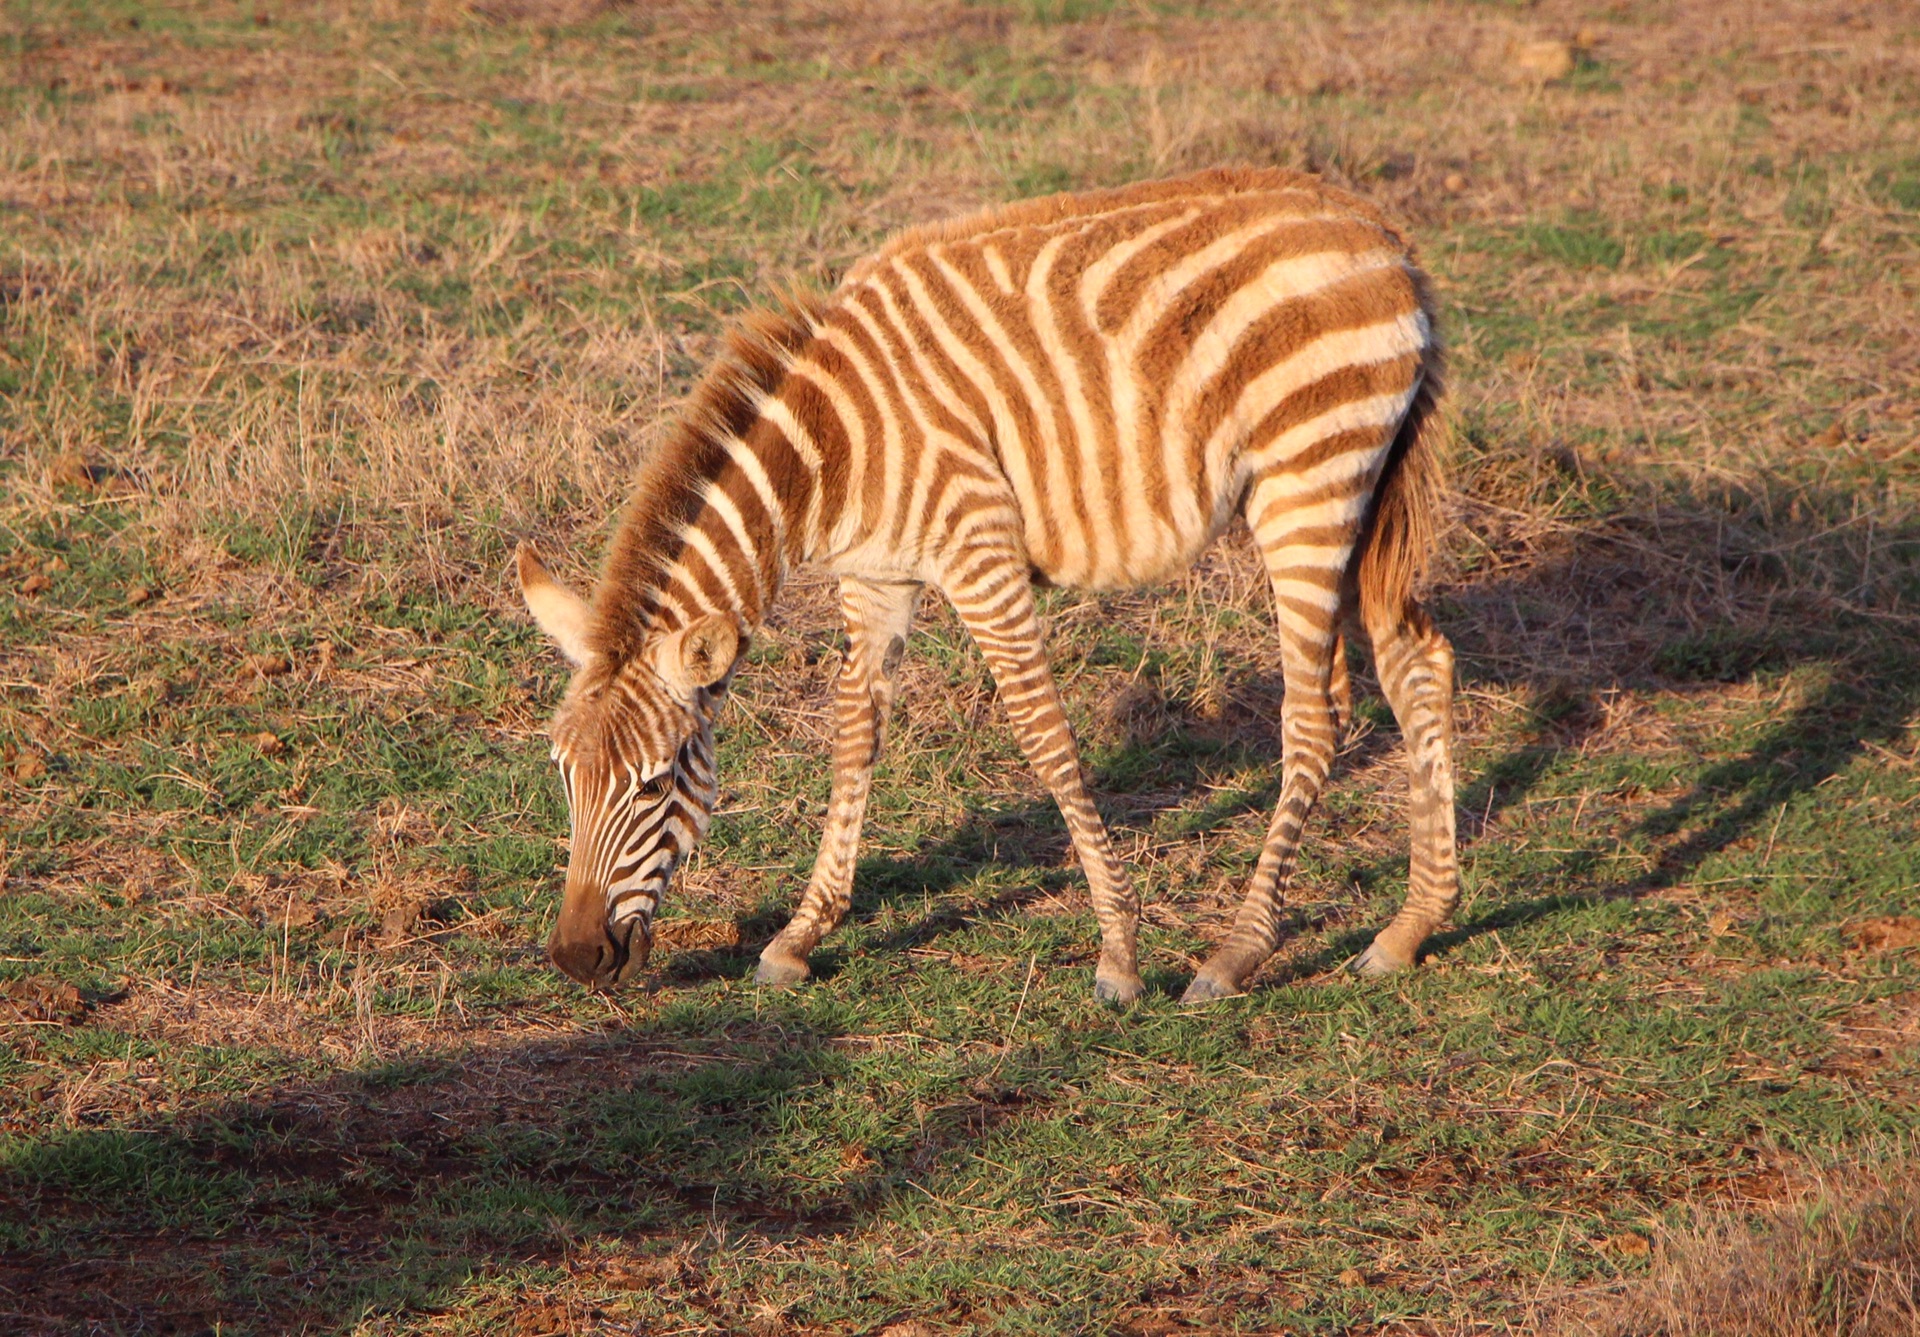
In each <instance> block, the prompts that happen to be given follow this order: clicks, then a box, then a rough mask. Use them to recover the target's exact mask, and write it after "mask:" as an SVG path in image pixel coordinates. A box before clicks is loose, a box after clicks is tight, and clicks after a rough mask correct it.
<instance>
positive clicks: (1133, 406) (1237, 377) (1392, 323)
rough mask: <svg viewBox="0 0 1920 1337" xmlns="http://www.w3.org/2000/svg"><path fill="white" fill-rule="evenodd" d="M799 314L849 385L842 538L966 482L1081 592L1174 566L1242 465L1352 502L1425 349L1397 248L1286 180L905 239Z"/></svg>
mask: <svg viewBox="0 0 1920 1337" xmlns="http://www.w3.org/2000/svg"><path fill="white" fill-rule="evenodd" d="M819 328H820V330H821V332H822V339H823V342H824V343H825V344H826V345H828V346H830V348H831V349H832V351H831V352H830V353H829V354H828V355H827V356H828V357H829V358H830V359H831V360H832V361H833V363H834V365H835V366H836V367H837V369H838V372H839V375H838V376H837V378H836V379H838V380H839V381H840V382H842V385H841V387H840V392H841V393H842V394H844V395H846V396H847V397H848V398H849V400H850V401H851V403H850V405H849V408H848V411H847V412H845V413H844V414H843V415H842V416H843V420H847V421H849V422H850V423H851V424H852V425H853V428H854V430H853V431H851V432H850V433H849V436H850V437H851V438H855V439H854V440H851V441H850V443H849V444H850V446H851V451H850V453H851V454H852V456H853V459H852V460H851V461H850V464H851V469H852V473H853V475H854V476H855V480H856V482H855V486H854V487H853V488H852V489H851V492H852V496H853V497H854V498H855V499H856V502H857V506H856V509H857V510H858V511H859V512H860V514H861V516H862V518H864V519H865V520H866V522H867V523H866V524H863V525H861V524H856V525H854V526H851V527H850V529H849V533H854V532H860V537H861V538H862V539H863V540H865V542H864V543H862V545H861V546H863V547H866V548H867V549H868V550H869V558H870V555H871V552H872V551H873V549H874V548H876V547H878V548H884V549H885V550H887V551H890V552H892V553H894V554H902V553H906V552H922V551H925V550H927V549H928V548H929V547H930V546H932V545H937V544H938V543H939V542H940V541H941V540H942V537H943V536H942V535H941V534H940V533H938V532H934V531H935V530H937V528H938V526H939V524H940V523H941V521H942V517H945V516H950V515H951V511H950V510H946V509H943V508H942V507H941V506H940V505H939V504H938V498H937V497H936V496H934V495H932V494H933V493H936V492H937V491H938V490H939V489H940V488H941V487H942V486H943V485H946V484H947V483H949V482H950V480H953V479H956V478H958V479H963V480H969V482H977V477H978V475H979V474H981V473H987V474H993V475H998V476H999V477H1000V478H1003V479H1004V481H1005V484H1006V487H1007V489H1008V490H1009V492H1010V495H1011V500H1012V502H1013V504H1014V505H1015V506H1016V507H1017V509H1018V512H1019V516H1020V521H1021V524H1022V528H1023V532H1024V538H1025V542H1026V545H1027V549H1028V553H1029V556H1030V558H1031V561H1032V564H1033V567H1034V568H1035V570H1036V571H1037V572H1039V573H1040V574H1041V575H1043V576H1045V577H1046V578H1047V579H1049V580H1050V581H1052V582H1054V583H1057V584H1070V585H1081V586H1093V587H1113V586H1122V585H1133V584H1139V583H1143V582H1147V581H1152V580H1155V579H1159V578H1162V577H1164V576H1166V575H1169V574H1171V573H1174V572H1176V571H1178V570H1180V569H1181V568H1183V567H1184V566H1186V565H1187V564H1189V563H1190V562H1191V561H1192V560H1193V558H1194V557H1195V556H1196V555H1197V554H1198V553H1199V551H1200V550H1201V549H1202V548H1204V547H1205V546H1206V544H1207V543H1208V542H1209V541H1211V539H1212V538H1213V537H1214V536H1215V535H1216V534H1217V533H1218V532H1219V530H1220V529H1221V527H1222V526H1224V524H1225V523H1226V522H1227V520H1228V519H1229V518H1230V516H1231V515H1232V513H1233V510H1234V508H1235V506H1237V505H1238V504H1239V502H1240V500H1241V498H1242V497H1243V496H1244V495H1245V493H1246V489H1247V486H1248V483H1249V481H1250V480H1251V479H1252V478H1253V477H1256V476H1268V475H1273V474H1276V473H1277V474H1281V475H1285V474H1288V473H1294V474H1297V478H1295V479H1294V480H1293V493H1294V495H1296V496H1297V497H1299V498H1302V499H1304V500H1305V501H1313V500H1314V499H1316V498H1319V497H1321V494H1324V499H1325V500H1326V501H1328V502H1329V503H1331V504H1334V505H1336V506H1339V505H1344V504H1345V503H1346V502H1349V501H1351V500H1352V498H1353V497H1354V496H1356V495H1357V496H1361V497H1362V499H1364V493H1365V492H1366V491H1367V490H1368V489H1370V487H1371V485H1372V481H1373V478H1374V476H1375V475H1376V474H1377V472H1378V469H1379V467H1380V464H1381V462H1382V461H1383V460H1384V458H1385V453H1386V450H1387V446H1388V444H1389V442H1390V441H1391V439H1392V435H1393V432H1392V425H1393V424H1395V423H1397V422H1398V421H1399V420H1400V418H1401V417H1402V416H1403V415H1404V413H1405V412H1406V409H1407V406H1408V404H1409V403H1410V402H1411V400H1412V397H1413V395H1414V393H1415V391H1416V389H1417V387H1418V385H1419V382H1420V379H1421V377H1422V375H1423V373H1424V370H1425V367H1426V364H1427V361H1428V359H1430V357H1431V356H1432V355H1433V348H1432V336H1431V323H1430V320H1429V317H1428V314H1427V311H1426V307H1425V297H1424V283H1423V281H1422V279H1421V277H1420V275H1419V272H1418V270H1417V269H1416V268H1415V267H1414V264H1413V261H1412V259H1411V257H1410V255H1409V253H1408V249H1407V247H1406V244H1405V243H1404V241H1402V239H1401V238H1400V237H1399V235H1398V234H1397V233H1396V232H1395V231H1394V230H1393V229H1392V228H1391V227H1390V226H1389V225H1388V224H1386V223H1385V222H1384V221H1383V220H1382V219H1381V218H1380V216H1379V215H1378V214H1377V213H1376V212H1375V211H1373V210H1372V209H1371V208H1370V207H1369V206H1367V205H1365V204H1364V203H1363V202H1361V201H1359V200H1357V199H1356V198H1354V197H1352V196H1350V195H1347V194H1345V193H1344V192H1341V191H1337V190H1334V189H1332V188H1330V187H1328V186H1326V185H1325V184H1323V183H1321V182H1319V181H1318V180H1316V179H1314V178H1310V177H1304V176H1298V175H1295V174H1293V173H1285V172H1210V173H1203V174H1201V175H1199V176H1194V177H1187V178H1181V179H1178V180H1174V181H1167V182H1155V183H1151V184H1149V185H1146V186H1139V187H1131V188H1127V189H1123V190H1116V191H1104V192H1096V193H1092V194H1087V195H1078V196H1057V197H1053V198H1050V199H1045V200H1037V201H1030V202H1027V203H1024V204H1019V205H1014V206H1011V207H1008V208H1005V209H1000V210H995V211H992V212H989V213H986V214H983V215H980V216H978V217H976V218H972V219H966V220H961V221H960V222H957V223H949V224H944V225H941V226H937V227H932V228H925V229H920V230H917V231H913V232H909V233H906V234H904V235H902V236H901V237H899V238H897V239H895V240H894V241H893V242H892V243H891V244H889V245H888V246H887V247H886V248H885V249H884V250H882V251H881V252H880V253H879V254H877V255H876V256H874V257H873V258H871V259H870V260H867V261H865V262H863V263H862V264H860V265H859V266H857V267H856V268H855V269H854V270H853V271H852V272H851V273H849V275H848V276H847V279H846V281H845V282H844V283H843V285H842V286H841V288H840V289H839V291H838V292H837V293H836V294H835V296H834V298H833V299H832V300H831V301H830V303H829V304H828V306H827V308H826V310H825V311H824V313H823V314H822V316H821V317H820V325H819ZM848 381H854V382H857V384H856V385H853V386H848V385H846V384H845V383H846V382H848ZM849 518H850V519H851V518H852V517H849ZM862 531H864V532H862Z"/></svg>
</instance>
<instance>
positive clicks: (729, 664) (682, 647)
mask: <svg viewBox="0 0 1920 1337" xmlns="http://www.w3.org/2000/svg"><path fill="white" fill-rule="evenodd" d="M744 648H745V638H744V637H743V636H742V635H741V634H740V622H739V620H738V619H737V618H734V617H732V616H730V615H728V614H726V613H709V614H707V615H706V616H705V617H702V618H697V619H695V620H694V622H693V623H692V624H691V625H689V626H685V627H682V628H681V629H680V630H679V631H676V632H674V633H672V634H671V635H669V636H666V637H663V638H662V639H661V640H660V642H659V645H658V646H657V647H656V649H655V650H654V661H653V664H654V668H655V670H657V671H658V672H659V674H660V676H661V677H662V678H663V679H665V680H666V683H667V686H669V687H671V688H673V690H674V691H676V692H678V693H680V695H682V696H685V697H691V696H692V695H693V694H694V692H696V691H698V690H699V689H700V688H702V687H711V686H713V685H714V684H715V683H717V682H719V681H720V680H721V679H722V678H724V677H726V676H727V675H728V674H729V673H731V672H733V661H734V660H736V659H738V658H739V657H740V651H741V650H742V649H744Z"/></svg>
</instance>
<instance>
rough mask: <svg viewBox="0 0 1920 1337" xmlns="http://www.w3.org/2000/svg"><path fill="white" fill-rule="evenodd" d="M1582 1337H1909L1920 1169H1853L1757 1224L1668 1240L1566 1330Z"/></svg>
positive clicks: (1917, 1319)
mask: <svg viewBox="0 0 1920 1337" xmlns="http://www.w3.org/2000/svg"><path fill="white" fill-rule="evenodd" d="M1560 1331H1561V1332H1563V1333H1566V1334H1576V1333H1577V1334H1582V1335H1583V1337H1697V1335H1698V1334H1703V1333H1712V1334H1714V1335H1715V1337H1816V1334H1818V1335H1819V1337H1834V1335H1835V1334H1841V1335H1844V1337H1895V1335H1896V1334H1900V1335H1901V1337H1910V1334H1912V1333H1915V1332H1920V1167H1916V1166H1914V1165H1913V1164H1912V1163H1911V1162H1906V1163H1902V1164H1896V1165H1895V1166H1893V1167H1890V1168H1888V1169H1885V1170H1855V1171H1853V1172H1851V1173H1850V1174H1848V1175H1845V1176H1841V1177H1836V1178H1833V1179H1830V1180H1826V1181H1824V1182H1822V1183H1820V1184H1819V1185H1818V1186H1817V1187H1816V1188H1815V1189H1814V1190H1813V1191H1812V1192H1810V1193H1808V1194H1807V1195H1806V1196H1805V1197H1804V1198H1803V1199H1802V1200H1801V1201H1799V1202H1797V1203H1795V1204H1794V1205H1792V1206H1790V1207H1786V1208H1783V1209H1780V1210H1778V1211H1776V1212H1775V1213H1773V1214H1772V1215H1771V1216H1769V1217H1767V1218H1766V1219H1764V1220H1762V1221H1761V1222H1760V1223H1758V1224H1757V1225H1752V1224H1748V1223H1746V1222H1743V1221H1742V1220H1740V1219H1739V1218H1737V1217H1727V1216H1718V1217H1712V1218H1708V1219H1706V1220H1704V1221H1702V1222H1700V1223H1699V1224H1697V1225H1695V1226H1693V1227H1692V1228H1690V1229H1685V1230H1677V1231H1674V1232H1671V1233H1670V1234H1668V1235H1667V1236H1666V1238H1665V1239H1663V1240H1662V1241H1661V1243H1660V1246H1659V1250H1658V1256H1657V1259H1656V1261H1655V1264H1654V1268H1653V1271H1652V1272H1651V1274H1649V1275H1648V1276H1646V1277H1643V1278H1639V1279H1636V1280H1633V1281H1630V1282H1627V1283H1625V1284H1623V1285H1620V1286H1617V1287H1614V1288H1612V1289H1611V1290H1609V1291H1608V1292H1607V1293H1605V1294H1604V1295H1601V1296H1597V1297H1591V1298H1589V1299H1588V1300H1586V1301H1585V1302H1584V1303H1582V1304H1581V1305H1579V1306H1577V1307H1576V1309H1575V1310H1574V1312H1573V1313H1572V1314H1571V1315H1570V1316H1569V1317H1568V1318H1567V1319H1566V1320H1565V1322H1564V1323H1563V1324H1562V1325H1561V1328H1560Z"/></svg>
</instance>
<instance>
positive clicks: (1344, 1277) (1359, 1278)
mask: <svg viewBox="0 0 1920 1337" xmlns="http://www.w3.org/2000/svg"><path fill="white" fill-rule="evenodd" d="M1334 1280H1335V1281H1337V1282H1339V1283H1340V1284H1341V1285H1342V1286H1346V1287H1349V1288H1351V1287H1354V1286H1364V1285H1366V1284H1367V1274H1366V1273H1364V1272H1362V1271H1361V1270H1360V1269H1359V1268H1357V1267H1350V1268H1348V1269H1347V1270H1346V1271H1345V1272H1342V1273H1341V1274H1340V1275H1339V1276H1337V1277H1335V1278H1334Z"/></svg>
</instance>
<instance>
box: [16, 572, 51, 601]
mask: <svg viewBox="0 0 1920 1337" xmlns="http://www.w3.org/2000/svg"><path fill="white" fill-rule="evenodd" d="M52 586H53V579H52V578H51V577H50V576H48V575H47V573H46V572H44V571H36V572H34V573H33V574H32V575H30V576H28V577H27V578H26V579H25V580H23V581H21V582H20V593H22V594H25V595H28V596H32V595H35V594H39V593H40V592H41V591H42V590H46V589H50V588H52Z"/></svg>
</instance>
